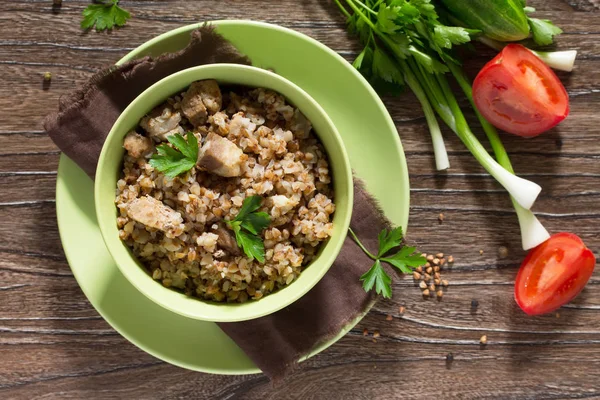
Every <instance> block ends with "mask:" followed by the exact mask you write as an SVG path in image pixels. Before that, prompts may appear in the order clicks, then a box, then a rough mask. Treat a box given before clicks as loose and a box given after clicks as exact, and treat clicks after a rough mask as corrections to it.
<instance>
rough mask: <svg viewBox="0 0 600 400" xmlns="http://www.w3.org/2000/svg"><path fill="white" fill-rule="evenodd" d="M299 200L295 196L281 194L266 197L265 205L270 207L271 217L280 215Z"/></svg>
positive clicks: (288, 210)
mask: <svg viewBox="0 0 600 400" xmlns="http://www.w3.org/2000/svg"><path fill="white" fill-rule="evenodd" d="M299 202H300V200H299V199H297V198H289V197H287V196H284V195H282V194H278V195H275V196H269V197H267V199H266V201H265V205H266V206H267V207H268V208H270V209H271V210H270V213H271V215H272V216H273V217H276V218H277V217H280V216H282V215H284V214H287V213H288V212H290V211H291V210H293V209H294V207H296V206H297V205H298V203H299Z"/></svg>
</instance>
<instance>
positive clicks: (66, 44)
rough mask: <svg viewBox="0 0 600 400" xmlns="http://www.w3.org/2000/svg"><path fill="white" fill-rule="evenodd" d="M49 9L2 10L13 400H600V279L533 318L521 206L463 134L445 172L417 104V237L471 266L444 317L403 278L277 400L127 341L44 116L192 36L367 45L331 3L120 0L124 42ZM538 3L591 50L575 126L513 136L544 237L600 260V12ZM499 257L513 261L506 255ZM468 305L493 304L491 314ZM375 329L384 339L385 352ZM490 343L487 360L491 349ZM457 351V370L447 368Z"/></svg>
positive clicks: (80, 3)
mask: <svg viewBox="0 0 600 400" xmlns="http://www.w3.org/2000/svg"><path fill="white" fill-rule="evenodd" d="M51 3H52V2H51V1H50V0H23V1H9V0H0V76H2V78H3V79H1V80H0V221H2V224H0V282H1V283H0V360H1V362H0V398H2V399H5V398H6V399H9V398H11V399H12V398H23V399H30V398H60V399H71V398H73V399H81V398H92V399H104V398H144V399H150V398H207V399H208V398H210V399H238V398H240V399H295V398H297V399H392V398H403V399H419V398H434V397H437V398H443V399H446V398H456V399H564V398H572V399H583V398H586V399H587V398H600V274H599V273H596V274H594V277H593V278H592V281H591V282H590V284H589V285H588V286H587V288H586V289H585V290H584V292H583V293H582V294H581V295H580V296H579V297H578V298H577V299H576V300H575V301H574V302H572V303H571V304H569V305H567V306H565V307H563V308H562V309H561V310H559V312H558V313H556V314H552V315H547V316H541V317H536V318H527V317H525V316H524V314H523V313H521V312H520V311H519V310H518V308H517V307H516V305H515V304H514V301H513V299H512V292H513V285H512V284H513V280H514V277H515V274H516V271H517V267H518V265H519V262H520V260H521V259H522V257H523V252H522V251H521V250H520V243H519V237H518V234H517V232H518V224H517V220H516V218H515V216H514V213H513V211H512V208H511V205H510V201H509V199H508V197H507V196H506V194H505V193H504V192H503V191H502V190H501V188H500V187H499V186H498V185H497V184H496V183H495V182H494V181H493V180H492V179H491V178H489V177H488V176H487V175H486V174H485V173H484V172H483V170H482V169H481V167H480V166H479V165H478V164H477V163H476V161H475V160H474V159H473V157H472V156H471V155H470V154H469V153H468V152H467V151H466V150H465V149H464V147H463V146H462V144H461V143H460V141H459V140H458V139H457V138H456V137H455V136H454V135H453V134H452V133H451V132H449V131H445V132H444V133H445V135H446V137H447V145H448V150H449V154H450V162H451V164H452V169H451V170H450V171H448V172H446V173H438V172H436V171H435V169H434V165H433V154H432V149H431V143H430V141H429V138H428V132H427V128H426V125H425V121H424V118H423V116H422V114H421V111H420V110H419V109H418V108H416V107H414V104H415V100H414V98H413V97H412V95H410V94H405V95H403V96H400V97H397V98H385V99H384V101H385V103H386V105H387V106H388V108H389V110H390V113H391V114H392V116H393V118H394V120H395V122H396V125H397V127H398V130H399V132H400V134H401V137H402V141H403V144H404V147H405V150H406V154H407V157H408V162H409V172H410V180H411V182H410V183H411V188H412V195H411V215H410V230H409V239H410V240H411V241H413V242H414V243H416V244H417V245H418V246H419V248H421V249H423V250H425V251H444V252H446V253H452V254H453V255H454V257H455V258H456V259H457V262H456V264H455V266H454V267H453V268H452V269H451V270H450V271H448V272H447V273H446V277H447V278H448V279H449V280H450V282H451V286H450V287H449V289H448V291H447V292H446V295H445V297H444V300H443V301H442V302H437V301H431V300H429V301H427V300H423V299H422V298H421V296H420V291H419V289H418V288H416V287H415V286H414V284H413V282H412V279H411V278H410V277H397V279H396V280H395V281H396V282H395V284H394V299H393V300H389V301H380V302H379V303H378V304H377V305H376V306H375V308H374V309H373V310H372V312H371V313H369V315H368V316H367V317H366V318H365V319H364V320H363V321H362V322H361V323H360V324H359V325H358V326H357V327H356V328H355V329H353V330H352V331H351V332H350V333H349V334H348V335H347V336H346V337H344V338H343V339H342V340H340V341H339V342H338V343H337V344H335V345H334V346H332V347H331V348H330V349H328V350H327V351H325V352H323V353H321V354H319V355H318V356H316V357H313V358H312V359H310V360H308V361H307V362H305V363H303V364H302V365H301V366H300V368H299V369H298V371H297V372H295V373H294V374H293V375H292V376H291V377H290V378H289V379H287V380H286V381H285V382H283V383H281V384H279V385H277V386H275V387H273V386H272V385H271V384H270V383H269V382H268V381H267V379H266V378H265V377H263V376H261V375H251V376H238V377H227V376H215V375H206V374H200V373H194V372H190V371H187V370H184V369H180V368H177V367H174V366H171V365H169V364H166V363H163V362H161V361H159V360H157V359H155V358H153V357H151V356H149V355H147V354H145V353H144V352H142V351H141V350H139V349H137V348H136V347H134V346H133V345H132V344H130V343H129V342H127V341H126V340H125V339H124V338H122V337H121V336H120V335H119V334H118V333H116V332H115V331H114V330H112V328H111V327H110V326H109V325H108V324H107V323H106V322H105V321H104V320H103V319H102V318H101V317H100V316H99V315H98V314H97V312H96V311H95V310H94V309H93V308H92V307H91V306H90V304H89V303H88V302H87V300H86V299H85V296H84V295H83V293H82V292H81V290H80V289H79V287H78V286H77V283H76V282H75V279H74V278H73V275H72V273H71V271H70V269H69V266H68V265H67V263H66V260H65V258H64V254H63V251H62V248H61V244H60V240H59V238H58V229H57V226H56V217H55V203H54V196H55V194H54V186H55V183H56V171H57V167H58V158H59V151H58V149H57V148H56V147H55V146H54V144H53V143H52V142H51V141H50V139H49V138H48V137H47V136H46V135H45V133H44V132H43V130H42V126H41V121H42V119H43V117H44V116H45V115H46V114H47V113H49V112H50V111H52V110H54V109H55V107H56V105H57V101H58V99H59V97H60V96H61V95H64V94H66V93H68V92H69V91H70V90H72V88H73V87H74V86H76V85H80V84H82V83H83V82H85V80H86V79H88V78H89V77H90V76H91V75H92V74H93V73H94V72H96V71H98V70H99V69H100V68H102V67H104V66H107V65H109V64H111V63H113V62H114V61H116V60H117V59H119V58H120V57H122V56H123V55H124V54H126V53H127V52H128V51H129V50H131V49H133V48H135V47H136V46H138V45H139V44H141V43H143V42H144V41H146V40H148V39H150V38H152V37H153V36H155V35H157V34H159V33H163V32H165V31H167V30H170V29H173V28H176V27H179V26H181V25H183V24H187V23H192V22H197V21H203V20H211V19H233V18H241V17H243V18H249V19H255V20H262V21H268V22H272V23H276V24H281V25H283V26H286V27H289V28H293V29H296V30H298V31H300V32H303V33H305V34H308V35H310V36H312V37H314V38H316V39H318V40H320V41H321V42H323V43H324V44H326V45H327V46H330V47H331V48H333V49H334V50H336V51H338V52H339V53H340V54H341V55H342V56H343V57H345V58H347V59H348V60H351V59H352V58H353V57H354V56H355V55H356V53H357V51H358V50H359V46H358V44H357V42H356V40H355V39H354V38H351V37H349V36H348V35H347V34H346V31H345V26H344V21H343V18H342V17H341V16H340V14H339V13H338V11H337V10H336V8H335V6H334V4H333V2H332V1H329V0H324V1H321V0H303V1H295V0H281V1H270V2H269V1H267V2H265V1H264V0H225V1H209V0H206V1H186V0H164V1H159V0H154V1H152V0H148V1H142V0H137V1H127V0H123V1H122V3H123V5H124V6H125V7H126V8H127V9H129V10H130V11H131V12H132V14H133V15H134V18H133V19H132V20H131V21H130V22H129V23H128V24H127V27H126V28H124V29H120V30H115V31H114V32H112V33H96V32H89V33H82V32H81V31H80V30H79V28H78V24H79V18H80V13H81V10H82V9H83V8H84V7H85V5H86V4H88V3H89V2H88V1H85V0H73V1H68V0H65V1H64V2H63V6H62V8H61V9H60V11H59V12H57V13H53V11H52V6H51ZM528 3H529V4H530V5H532V6H534V7H536V8H537V9H538V11H539V15H541V16H542V17H545V18H551V19H553V20H554V21H555V22H557V23H558V24H559V25H561V27H562V28H563V29H564V31H565V33H564V34H563V35H562V36H561V37H560V39H559V40H558V45H559V47H561V48H565V49H566V48H574V49H577V50H579V59H578V62H577V68H576V70H575V71H574V72H573V73H572V74H564V73H563V74H559V75H560V77H561V79H563V81H564V82H565V84H566V86H567V89H568V91H569V94H570V96H571V105H572V107H571V109H572V112H571V116H570V117H569V119H568V120H567V121H565V123H563V124H562V125H561V126H560V127H559V128H558V129H555V130H554V131H553V132H551V133H549V134H547V135H543V136H541V137H539V138H537V139H533V140H522V139H520V138H516V137H509V136H506V135H505V136H503V139H504V141H505V144H506V146H507V148H508V150H509V153H510V154H511V156H512V159H513V161H514V164H515V168H516V170H517V171H518V172H519V173H520V174H521V175H522V176H524V177H527V178H528V179H532V180H534V181H536V182H538V183H539V184H540V185H542V187H543V188H544V191H543V194H542V196H541V197H540V199H539V201H538V202H537V203H536V208H535V210H536V212H537V214H538V215H539V217H540V219H541V220H542V222H543V223H544V224H545V225H546V226H547V228H548V229H549V230H550V231H553V232H557V231H562V230H570V231H573V232H576V233H578V234H579V235H581V236H582V237H583V238H584V240H585V241H586V243H587V244H588V246H589V247H591V248H592V249H593V250H594V251H596V254H597V252H598V250H599V249H600V234H599V228H598V226H599V224H600V206H599V204H600V113H599V112H598V110H599V109H600V3H599V2H598V1H596V0H536V1H529V2H528ZM241 10H243V13H242V11H241ZM492 54H493V53H492V52H491V51H489V50H485V49H482V52H481V53H479V55H478V56H477V57H476V58H474V59H472V60H469V63H468V65H467V69H468V70H469V71H470V72H471V73H473V72H475V71H477V69H478V68H479V67H480V66H481V65H482V64H483V63H485V61H486V60H488V59H489V58H490V57H491V56H492ZM45 71H50V72H52V74H53V79H52V83H51V85H50V87H49V88H44V87H43V85H42V75H43V73H44V72H45ZM461 101H463V104H464V99H463V100H461ZM468 117H469V118H471V119H473V115H468ZM478 133H479V134H481V132H478ZM441 212H443V213H444V215H445V221H444V223H443V224H439V223H438V214H439V213H441ZM499 246H506V247H507V248H508V250H509V255H508V257H506V258H500V257H499V256H498V248H499ZM479 250H483V254H480V252H479ZM471 299H477V300H478V301H479V303H480V305H479V307H478V309H477V310H476V311H473V310H471V307H470V303H471ZM400 306H403V307H405V308H406V312H405V313H404V314H403V315H400V314H399V313H398V308H399V307H400ZM388 315H391V316H392V320H391V321H388V320H386V317H387V316H388ZM363 329H367V330H368V331H369V332H371V333H372V332H373V331H374V330H378V331H379V332H380V333H381V336H380V337H379V338H378V339H377V341H376V343H374V342H373V338H372V336H371V335H369V336H363ZM484 334H485V335H487V337H488V345H487V346H485V347H481V346H480V345H479V338H480V337H481V335H484ZM450 352H451V353H453V355H454V361H453V362H452V363H447V362H446V354H448V353H450Z"/></svg>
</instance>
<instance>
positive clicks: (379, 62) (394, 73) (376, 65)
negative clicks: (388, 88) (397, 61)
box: [373, 47, 404, 84]
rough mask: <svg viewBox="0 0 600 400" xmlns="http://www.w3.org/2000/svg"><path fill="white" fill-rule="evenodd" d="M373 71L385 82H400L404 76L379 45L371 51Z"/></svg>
mask: <svg viewBox="0 0 600 400" xmlns="http://www.w3.org/2000/svg"><path fill="white" fill-rule="evenodd" d="M373 73H375V74H377V76H378V77H380V78H381V79H383V80H384V81H386V82H393V83H399V84H402V83H403V82H404V77H403V76H402V73H401V72H400V70H399V69H398V68H397V67H396V66H395V65H394V61H393V60H392V59H391V58H390V57H389V56H388V55H387V54H386V53H385V52H384V51H383V50H381V49H380V48H379V47H375V51H374V52H373Z"/></svg>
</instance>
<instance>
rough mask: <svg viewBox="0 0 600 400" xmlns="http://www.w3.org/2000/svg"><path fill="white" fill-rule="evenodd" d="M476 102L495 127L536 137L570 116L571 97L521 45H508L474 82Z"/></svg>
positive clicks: (549, 70) (539, 61) (548, 68)
mask: <svg viewBox="0 0 600 400" xmlns="http://www.w3.org/2000/svg"><path fill="white" fill-rule="evenodd" d="M473 100H474V101H475V105H476V106H477V109H478V110H479V112H481V114H482V115H483V116H484V117H485V118H486V119H487V120H488V121H489V122H490V123H491V124H493V125H494V126H496V127H497V128H500V129H502V130H504V131H506V132H509V133H513V134H515V135H519V136H524V137H531V136H537V135H539V134H540V133H542V132H545V131H547V130H548V129H551V128H553V127H554V126H556V125H557V124H558V123H560V122H561V121H562V120H564V119H565V118H566V117H567V115H569V96H568V95H567V91H566V90H565V88H564V86H563V85H562V83H561V82H560V80H559V79H558V77H557V76H556V74H555V73H554V72H553V71H552V70H551V69H550V67H548V66H547V65H546V64H545V63H544V62H543V61H542V60H540V58H539V57H537V56H536V55H535V54H534V53H532V52H531V51H530V50H528V49H527V48H525V47H523V46H521V45H520V44H509V45H508V46H506V47H505V48H504V49H503V50H502V52H500V54H498V55H497V56H496V57H495V58H494V59H493V60H492V61H490V62H489V63H487V64H486V65H485V66H484V67H483V68H482V69H481V71H479V74H478V75H477V77H476V78H475V81H474V82H473Z"/></svg>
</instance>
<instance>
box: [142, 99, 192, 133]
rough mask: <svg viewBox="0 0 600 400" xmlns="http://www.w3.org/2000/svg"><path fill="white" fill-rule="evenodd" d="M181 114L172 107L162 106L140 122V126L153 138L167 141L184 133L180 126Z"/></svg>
mask: <svg viewBox="0 0 600 400" xmlns="http://www.w3.org/2000/svg"><path fill="white" fill-rule="evenodd" d="M180 122H181V114H180V113H179V111H174V110H173V109H172V108H171V106H170V105H168V104H162V105H160V106H158V107H156V108H155V109H154V110H152V111H151V112H150V113H149V114H148V115H146V116H145V117H144V118H142V120H141V121H140V126H141V127H142V128H144V130H145V131H146V132H148V134H149V135H150V136H152V137H157V138H159V139H161V140H166V139H167V136H169V135H171V134H174V133H177V132H179V131H182V130H183V129H182V128H181V126H179V123H180Z"/></svg>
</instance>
